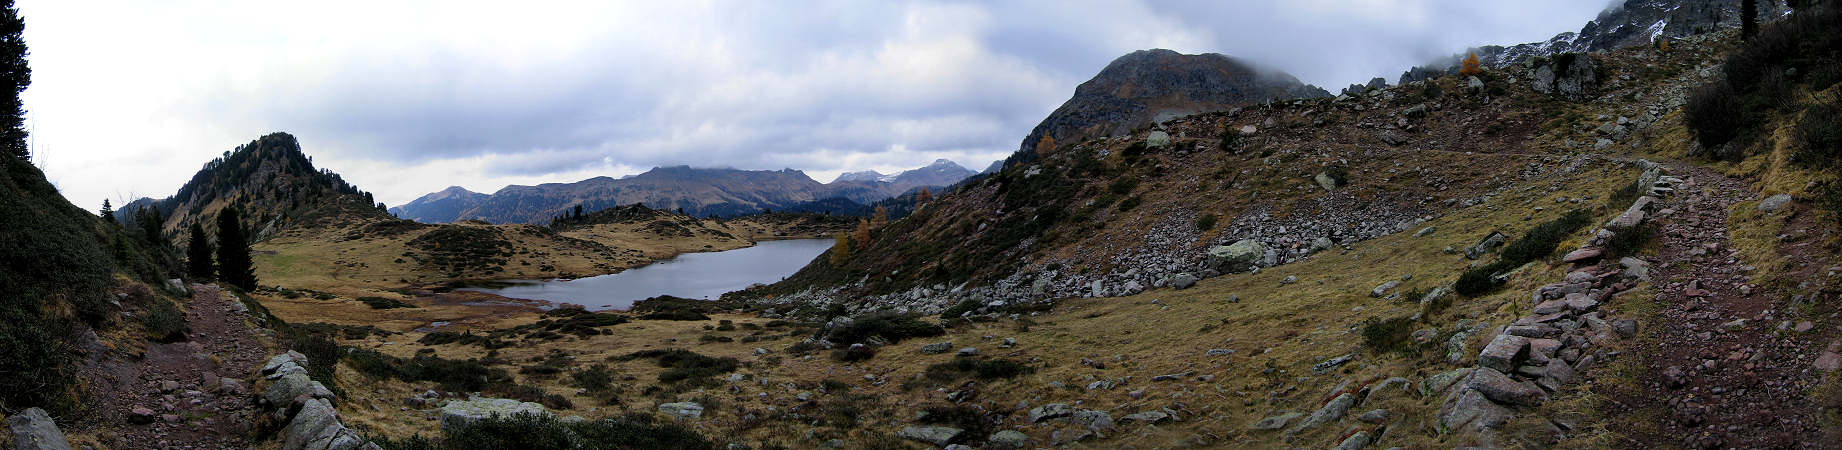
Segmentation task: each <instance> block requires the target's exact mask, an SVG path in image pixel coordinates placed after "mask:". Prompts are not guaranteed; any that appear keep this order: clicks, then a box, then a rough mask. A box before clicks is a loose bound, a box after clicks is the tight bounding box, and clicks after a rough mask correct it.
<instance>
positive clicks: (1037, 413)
mask: <svg viewBox="0 0 1842 450" xmlns="http://www.w3.org/2000/svg"><path fill="white" fill-rule="evenodd" d="M1073 414H1074V408H1070V407H1068V404H1066V403H1050V404H1047V405H1042V406H1038V407H1035V408H1030V423H1040V422H1042V421H1044V420H1049V419H1054V418H1058V417H1068V416H1070V415H1073Z"/></svg>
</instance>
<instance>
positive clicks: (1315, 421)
mask: <svg viewBox="0 0 1842 450" xmlns="http://www.w3.org/2000/svg"><path fill="white" fill-rule="evenodd" d="M1351 406H1356V396H1355V395H1351V394H1350V393H1348V392H1345V393H1342V394H1337V396H1336V397H1335V398H1332V399H1330V401H1329V402H1327V403H1324V407H1322V408H1318V410H1317V411H1316V412H1313V413H1311V415H1310V416H1309V417H1305V420H1301V421H1299V422H1298V425H1297V426H1294V427H1292V432H1294V433H1296V432H1300V431H1304V430H1309V429H1312V428H1317V427H1318V426H1319V425H1324V424H1327V423H1331V422H1336V421H1337V419H1342V418H1343V414H1344V413H1347V412H1349V410H1350V407H1351Z"/></svg>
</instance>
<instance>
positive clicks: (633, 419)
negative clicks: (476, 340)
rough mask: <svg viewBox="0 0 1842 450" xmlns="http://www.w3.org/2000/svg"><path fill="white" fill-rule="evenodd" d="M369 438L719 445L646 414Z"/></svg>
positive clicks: (593, 447) (490, 449) (398, 446)
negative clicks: (434, 435) (432, 436)
mask: <svg viewBox="0 0 1842 450" xmlns="http://www.w3.org/2000/svg"><path fill="white" fill-rule="evenodd" d="M369 438H370V439H371V441H372V442H375V443H377V444H378V446H380V447H383V448H385V449H387V450H438V449H439V450H458V449H482V450H512V449H519V450H526V449H528V450H559V449H589V450H603V449H610V450H611V449H622V450H625V449H647V448H677V449H691V450H707V449H715V448H716V444H713V443H711V442H710V441H709V440H708V439H705V438H704V437H703V436H700V435H698V434H697V433H696V432H695V431H692V430H690V429H688V428H685V427H683V426H681V425H678V424H675V423H657V422H656V421H655V420H654V419H653V417H652V416H650V415H646V414H629V415H626V416H623V417H618V418H610V419H602V420H595V421H582V422H574V423H571V422H568V421H564V420H562V419H558V418H557V417H556V416H552V415H538V414H519V415H513V416H494V417H491V418H487V419H482V420H478V421H474V422H471V423H468V424H466V425H461V426H456V427H451V428H444V429H443V430H442V436H441V437H439V438H436V439H429V438H424V437H422V436H421V435H416V436H412V437H410V438H406V439H403V440H391V439H388V438H380V437H376V436H370V437H369Z"/></svg>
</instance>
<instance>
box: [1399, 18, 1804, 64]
mask: <svg viewBox="0 0 1842 450" xmlns="http://www.w3.org/2000/svg"><path fill="white" fill-rule="evenodd" d="M1740 1H1741V0H1682V1H1662V0H1626V1H1625V2H1624V3H1619V4H1613V5H1612V6H1610V7H1608V8H1606V9H1605V11H1601V12H1600V13H1599V16H1598V17H1597V18H1595V19H1593V20H1592V21H1590V22H1587V23H1586V25H1585V26H1583V27H1580V31H1577V32H1573V31H1569V32H1564V33H1560V34H1556V35H1554V37H1552V38H1549V39H1548V40H1546V41H1541V42H1530V43H1524V44H1516V45H1511V46H1507V47H1505V46H1500V45H1486V46H1482V47H1477V48H1473V49H1470V50H1468V52H1470V53H1476V54H1477V59H1478V63H1479V64H1480V65H1483V66H1485V67H1491V68H1503V67H1508V66H1510V65H1512V64H1517V63H1520V62H1522V61H1525V60H1528V59H1530V58H1538V57H1547V56H1553V55H1558V54H1561V53H1583V52H1600V51H1606V50H1613V49H1618V48H1625V47H1632V46H1640V45H1651V44H1653V43H1655V42H1657V41H1658V40H1661V39H1669V40H1675V39H1682V38H1685V37H1689V36H1695V35H1699V34H1705V33H1709V32H1713V31H1717V30H1722V29H1728V28H1737V27H1739V26H1740ZM1790 10H1791V8H1790V7H1789V6H1788V5H1786V4H1785V2H1783V1H1774V0H1760V1H1759V4H1758V11H1759V23H1765V22H1769V21H1773V20H1776V19H1778V18H1780V17H1784V15H1785V14H1786V13H1788V12H1790ZM1464 56H1465V55H1452V56H1447V57H1444V58H1440V59H1438V60H1434V61H1432V62H1430V63H1427V64H1425V65H1422V66H1419V67H1414V68H1410V69H1408V70H1407V71H1406V72H1403V73H1401V76H1400V78H1399V80H1400V83H1401V84H1405V83H1409V82H1413V81H1418V80H1423V79H1426V78H1428V77H1433V76H1439V75H1447V74H1455V73H1458V65H1459V61H1460V60H1461V59H1462V58H1464Z"/></svg>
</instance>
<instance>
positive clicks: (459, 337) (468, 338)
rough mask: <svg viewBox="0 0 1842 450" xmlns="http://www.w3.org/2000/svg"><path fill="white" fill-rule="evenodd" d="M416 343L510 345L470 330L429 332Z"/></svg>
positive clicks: (492, 347) (480, 345)
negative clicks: (461, 331)
mask: <svg viewBox="0 0 1842 450" xmlns="http://www.w3.org/2000/svg"><path fill="white" fill-rule="evenodd" d="M416 343H418V344H422V345H443V344H455V343H458V344H461V345H475V346H479V347H481V348H485V349H487V350H492V349H499V348H506V347H510V346H512V344H511V343H510V342H506V341H503V340H500V339H499V338H496V337H492V336H483V335H477V334H473V332H471V331H468V332H465V333H455V332H452V331H436V332H431V333H429V334H425V335H422V338H421V339H417V340H416Z"/></svg>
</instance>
